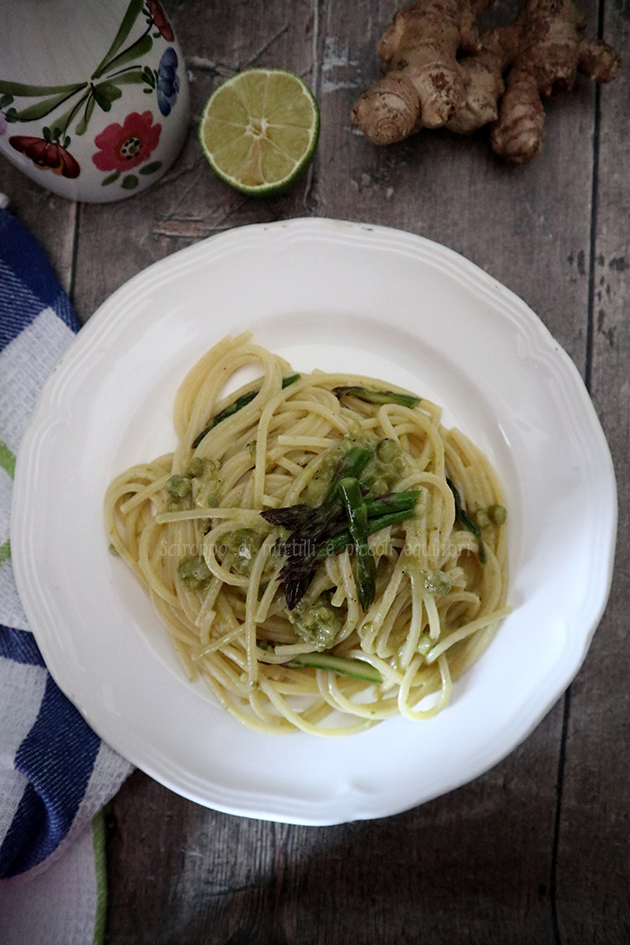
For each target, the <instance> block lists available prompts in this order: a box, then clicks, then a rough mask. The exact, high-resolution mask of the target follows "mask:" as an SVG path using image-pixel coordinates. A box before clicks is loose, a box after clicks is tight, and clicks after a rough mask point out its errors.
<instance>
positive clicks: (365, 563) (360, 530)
mask: <svg viewBox="0 0 630 945" xmlns="http://www.w3.org/2000/svg"><path fill="white" fill-rule="evenodd" d="M339 493H340V495H341V501H342V502H343V504H344V507H345V510H346V515H347V516H348V527H349V531H350V534H351V535H352V540H353V541H354V547H355V549H356V552H357V584H358V585H359V600H360V602H361V606H362V608H363V610H369V608H370V606H371V604H372V602H373V600H374V596H375V594H376V562H375V561H374V555H373V554H372V552H371V551H370V549H369V547H368V516H367V508H366V506H365V501H364V499H363V496H362V495H361V490H360V488H359V483H358V482H357V480H356V479H350V478H347V479H342V480H341V482H340V483H339Z"/></svg>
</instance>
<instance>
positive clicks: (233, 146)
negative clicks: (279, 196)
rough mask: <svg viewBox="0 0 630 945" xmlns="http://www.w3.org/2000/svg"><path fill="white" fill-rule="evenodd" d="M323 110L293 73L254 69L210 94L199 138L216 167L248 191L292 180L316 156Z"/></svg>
mask: <svg viewBox="0 0 630 945" xmlns="http://www.w3.org/2000/svg"><path fill="white" fill-rule="evenodd" d="M318 134H319V111H318V108H317V103H316V101H315V98H314V96H313V93H312V92H311V91H310V89H309V88H308V86H307V85H305V84H304V82H302V80H301V79H300V78H299V77H298V76H296V75H293V73H291V72H283V71H280V70H274V69H250V70H248V71H247V72H241V73H239V74H238V75H236V76H234V78H232V79H229V80H228V81H227V82H225V83H224V84H223V85H221V86H220V87H219V88H218V89H217V90H216V92H214V94H213V95H211V97H210V98H209V99H208V102H207V103H206V106H205V108H204V111H203V115H202V118H201V123H200V125H199V138H200V141H201V146H202V148H203V150H204V153H205V155H206V157H207V159H208V161H209V163H210V165H211V167H212V168H213V170H214V171H215V172H216V173H217V174H218V175H219V177H221V178H223V180H225V181H226V182H227V183H228V184H231V185H232V186H233V187H236V188H237V189H238V190H240V191H242V192H243V193H247V194H262V195H265V194H272V193H277V192H279V191H281V190H284V189H285V188H286V187H287V186H288V185H289V184H291V183H292V182H293V181H294V180H295V178H296V177H297V176H298V175H299V174H300V172H301V171H302V170H303V169H304V168H305V167H306V165H307V164H308V163H309V162H310V160H311V158H312V157H313V153H314V151H315V147H316V145H317V137H318Z"/></svg>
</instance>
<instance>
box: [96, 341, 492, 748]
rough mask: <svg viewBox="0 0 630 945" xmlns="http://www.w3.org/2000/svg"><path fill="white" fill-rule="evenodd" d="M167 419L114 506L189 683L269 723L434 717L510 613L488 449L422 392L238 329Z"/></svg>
mask: <svg viewBox="0 0 630 945" xmlns="http://www.w3.org/2000/svg"><path fill="white" fill-rule="evenodd" d="M251 365H257V366H258V368H259V371H260V376H259V377H258V378H257V380H255V381H251V382H249V383H247V384H245V385H243V386H242V387H241V388H240V389H239V390H237V391H235V392H234V393H232V394H230V395H228V396H223V397H222V391H223V388H224V387H225V384H226V382H227V381H228V379H229V378H230V377H231V376H232V375H234V374H236V372H238V371H240V370H241V369H242V368H245V367H247V366H251ZM174 424H175V430H176V434H177V438H178V445H177V448H176V450H175V452H174V453H172V454H168V455H164V456H160V457H159V458H158V459H155V460H154V461H153V462H148V463H142V464H140V465H137V466H134V467H132V468H131V469H129V470H127V471H126V472H124V473H123V474H122V475H120V476H118V477H117V478H116V479H115V480H114V482H112V484H111V486H110V487H109V489H108V491H107V496H106V500H105V516H106V528H107V533H108V536H109V540H110V542H111V550H112V551H113V552H114V553H117V554H118V555H120V557H121V558H122V559H123V560H124V561H125V562H126V564H127V565H128V566H129V567H130V568H131V570H132V571H133V573H134V575H135V576H136V577H137V579H138V580H139V581H140V583H141V584H142V585H143V587H144V588H145V589H146V591H147V592H148V594H149V595H150V597H151V600H152V601H153V604H154V605H155V608H156V610H157V612H158V614H159V616H160V618H161V620H162V621H163V623H164V624H165V626H166V628H167V629H168V632H169V634H170V637H171V640H172V642H173V646H174V649H175V650H176V652H177V653H178V655H179V657H180V658H181V660H182V662H183V664H184V666H185V668H186V671H187V673H188V674H189V676H190V678H191V679H196V678H198V677H202V678H203V679H205V680H207V682H208V683H209V685H210V686H211V689H212V691H213V692H214V694H215V696H216V697H217V699H218V700H219V702H220V703H221V705H222V706H224V708H225V709H226V710H227V711H228V712H230V713H231V714H232V715H233V716H235V717H236V718H237V719H239V720H240V721H241V722H243V723H244V724H245V725H247V726H248V727H250V728H252V729H254V730H255V731H258V732H263V733H283V732H291V731H295V730H296V729H301V730H302V731H305V732H309V733H312V734H315V735H346V734H352V733H356V732H361V731H363V730H365V729H366V728H369V727H370V726H372V725H375V724H376V723H378V722H380V721H381V720H383V719H387V718H390V717H391V716H395V715H403V716H406V717H407V718H408V719H412V720H420V719H428V718H430V717H432V716H434V715H435V714H436V713H438V712H440V711H441V710H442V709H443V708H444V707H445V706H446V705H447V703H448V701H449V697H450V694H451V687H452V682H453V680H455V679H457V678H458V677H460V676H461V675H462V673H464V672H465V671H466V670H467V669H468V668H469V667H470V666H471V664H472V663H473V662H475V660H477V659H478V657H479V656H480V655H481V654H482V652H483V651H484V650H485V648H486V646H487V645H488V643H489V641H490V639H491V638H492V636H493V634H494V632H495V630H496V628H497V626H498V624H499V622H500V620H501V619H502V618H503V617H504V616H505V615H506V613H507V612H508V608H507V606H506V592H507V533H506V524H505V520H506V514H507V513H506V510H505V504H504V498H503V492H502V489H501V485H500V483H499V481H498V479H497V476H496V474H495V472H494V471H493V469H492V467H491V465H490V463H489V462H488V460H487V459H486V457H485V456H484V455H483V454H482V453H481V452H480V450H478V449H477V448H476V447H475V446H474V445H473V444H472V443H471V442H470V441H469V440H468V439H467V438H466V437H465V436H464V435H463V434H462V433H460V432H459V431H458V430H456V429H451V430H447V429H445V428H444V427H443V426H442V425H441V410H440V408H439V407H438V406H436V405H435V404H433V403H431V402H430V401H428V400H426V399H420V397H417V396H416V395H414V394H410V393H409V392H407V391H403V390H402V389H400V388H393V387H392V385H390V384H385V383H384V382H382V381H378V380H374V379H372V378H366V377H356V376H352V377H350V376H348V375H345V374H344V375H341V374H326V373H323V372H321V371H315V372H313V373H312V374H308V375H307V374H302V375H298V374H294V373H293V370H292V368H291V367H290V365H289V364H287V363H286V362H285V361H284V360H283V359H282V358H280V357H278V356H276V355H273V354H271V353H269V352H268V351H266V350H265V349H264V348H262V347H260V346H258V345H256V344H253V343H252V341H251V338H250V336H249V335H248V334H243V335H240V336H239V337H236V338H225V339H224V340H223V341H221V342H220V343H219V344H217V345H216V346H215V347H214V348H212V350H210V351H209V352H208V353H207V354H205V355H204V357H202V358H201V359H200V360H199V361H198V363H197V364H195V366H194V367H193V368H192V370H191V371H190V372H189V374H188V375H187V377H186V378H185V379H184V381H183V383H182V384H181V387H180V388H179V390H178V392H177V396H176V399H175V407H174ZM427 696H431V698H429V699H425V697H427Z"/></svg>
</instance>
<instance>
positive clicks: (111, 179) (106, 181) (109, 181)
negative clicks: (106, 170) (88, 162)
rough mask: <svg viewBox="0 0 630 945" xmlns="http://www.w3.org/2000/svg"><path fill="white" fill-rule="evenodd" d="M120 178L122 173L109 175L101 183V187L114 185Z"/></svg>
mask: <svg viewBox="0 0 630 945" xmlns="http://www.w3.org/2000/svg"><path fill="white" fill-rule="evenodd" d="M119 177H120V171H114V173H113V174H108V175H107V177H106V178H105V179H104V180H102V181H101V187H106V186H107V185H108V184H113V183H114V181H116V180H118V178H119ZM123 186H124V185H123Z"/></svg>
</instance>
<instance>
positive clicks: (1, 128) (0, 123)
mask: <svg viewBox="0 0 630 945" xmlns="http://www.w3.org/2000/svg"><path fill="white" fill-rule="evenodd" d="M6 130H7V120H6V117H5V114H4V112H0V135H3V134H4V133H5V131H6Z"/></svg>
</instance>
